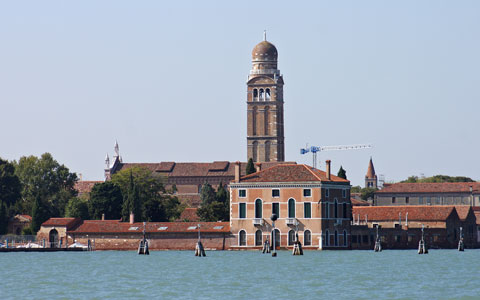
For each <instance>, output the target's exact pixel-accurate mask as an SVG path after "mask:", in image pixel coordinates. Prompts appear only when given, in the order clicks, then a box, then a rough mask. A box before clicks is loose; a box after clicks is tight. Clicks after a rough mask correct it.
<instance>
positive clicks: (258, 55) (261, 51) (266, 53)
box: [252, 40, 278, 61]
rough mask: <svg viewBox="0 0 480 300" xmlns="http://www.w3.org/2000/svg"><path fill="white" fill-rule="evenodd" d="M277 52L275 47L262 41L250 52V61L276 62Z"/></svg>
mask: <svg viewBox="0 0 480 300" xmlns="http://www.w3.org/2000/svg"><path fill="white" fill-rule="evenodd" d="M277 57H278V52H277V48H275V46H274V45H273V44H272V43H270V42H268V41H266V40H264V41H261V42H260V43H258V44H257V45H256V46H255V47H254V48H253V50H252V61H277Z"/></svg>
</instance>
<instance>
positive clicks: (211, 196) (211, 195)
mask: <svg viewBox="0 0 480 300" xmlns="http://www.w3.org/2000/svg"><path fill="white" fill-rule="evenodd" d="M200 200H201V201H202V205H203V204H210V203H212V202H214V201H215V190H214V189H213V187H212V186H211V185H210V184H209V183H207V182H205V183H204V184H203V185H202V189H201V190H200Z"/></svg>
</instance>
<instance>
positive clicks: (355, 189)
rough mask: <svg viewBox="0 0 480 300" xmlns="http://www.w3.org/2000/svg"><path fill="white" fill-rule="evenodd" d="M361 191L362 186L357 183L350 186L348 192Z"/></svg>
mask: <svg viewBox="0 0 480 300" xmlns="http://www.w3.org/2000/svg"><path fill="white" fill-rule="evenodd" d="M361 191H362V187H361V186H359V185H357V186H352V188H351V189H350V193H360V192H361Z"/></svg>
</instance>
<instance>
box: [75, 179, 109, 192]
mask: <svg viewBox="0 0 480 300" xmlns="http://www.w3.org/2000/svg"><path fill="white" fill-rule="evenodd" d="M102 182H103V181H86V180H83V181H77V182H76V183H75V186H74V189H75V190H77V191H78V193H80V194H84V193H90V191H91V190H92V188H93V186H94V185H95V184H97V183H102Z"/></svg>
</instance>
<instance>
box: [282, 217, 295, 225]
mask: <svg viewBox="0 0 480 300" xmlns="http://www.w3.org/2000/svg"><path fill="white" fill-rule="evenodd" d="M285 223H286V224H287V225H293V226H295V225H297V219H295V218H287V219H286V220H285Z"/></svg>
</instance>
